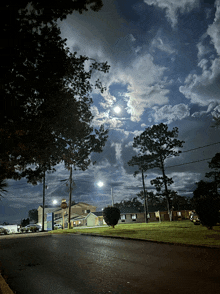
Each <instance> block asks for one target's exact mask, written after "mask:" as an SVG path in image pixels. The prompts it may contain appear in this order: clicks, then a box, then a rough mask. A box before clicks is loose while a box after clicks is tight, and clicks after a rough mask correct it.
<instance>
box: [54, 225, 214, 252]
mask: <svg viewBox="0 0 220 294" xmlns="http://www.w3.org/2000/svg"><path fill="white" fill-rule="evenodd" d="M51 233H52V234H62V233H77V234H96V235H105V236H118V237H126V238H135V239H144V240H149V241H158V242H169V243H179V244H191V245H203V246H217V247H219V246H220V226H215V227H213V230H208V229H207V228H206V227H203V226H202V225H194V224H193V223H192V222H190V221H189V220H185V221H173V222H169V221H167V222H161V223H148V224H145V223H141V224H118V225H116V227H115V228H114V229H113V228H111V227H108V226H106V227H94V228H74V229H70V230H68V229H65V230H62V229H61V230H56V231H52V232H51Z"/></svg>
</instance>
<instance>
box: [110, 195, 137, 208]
mask: <svg viewBox="0 0 220 294" xmlns="http://www.w3.org/2000/svg"><path fill="white" fill-rule="evenodd" d="M114 207H117V208H119V209H120V208H123V207H132V208H140V207H143V204H142V203H141V202H140V201H138V199H137V197H134V198H131V200H127V201H126V200H122V201H121V202H117V203H115V204H114Z"/></svg>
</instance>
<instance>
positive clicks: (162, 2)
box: [144, 0, 199, 27]
mask: <svg viewBox="0 0 220 294" xmlns="http://www.w3.org/2000/svg"><path fill="white" fill-rule="evenodd" d="M144 2H145V3H146V4H148V5H154V6H158V7H159V8H161V9H164V10H165V12H166V17H167V18H168V20H169V21H170V23H171V25H172V27H175V26H176V24H177V22H178V20H177V19H178V13H187V12H190V11H191V10H192V9H194V8H196V7H198V6H199V0H181V1H176V0H144Z"/></svg>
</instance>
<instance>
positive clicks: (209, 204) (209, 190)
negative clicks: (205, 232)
mask: <svg viewBox="0 0 220 294" xmlns="http://www.w3.org/2000/svg"><path fill="white" fill-rule="evenodd" d="M197 185H198V187H197V188H196V190H195V191H194V192H193V194H194V196H193V199H192V204H193V206H194V208H195V211H196V213H197V215H198V217H199V219H200V222H201V224H202V225H203V226H206V227H207V228H208V229H212V227H213V226H215V225H216V224H217V223H218V222H219V221H220V220H219V210H220V198H219V195H218V194H216V189H215V183H213V182H211V183H209V182H204V181H200V182H198V183H197Z"/></svg>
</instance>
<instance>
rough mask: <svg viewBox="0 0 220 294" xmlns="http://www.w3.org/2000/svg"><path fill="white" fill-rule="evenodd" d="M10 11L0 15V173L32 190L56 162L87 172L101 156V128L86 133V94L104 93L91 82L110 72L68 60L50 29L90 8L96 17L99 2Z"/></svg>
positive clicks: (72, 56)
mask: <svg viewBox="0 0 220 294" xmlns="http://www.w3.org/2000/svg"><path fill="white" fill-rule="evenodd" d="M11 3H12V2H11ZM11 3H10V2H9V3H8V1H3V3H2V6H1V9H0V13H1V18H0V19H1V22H2V23H1V24H2V30H3V35H2V39H5V40H6V42H5V44H4V45H3V46H2V47H1V50H0V58H1V64H0V66H1V87H0V91H1V101H0V119H1V124H0V135H1V142H0V165H1V167H2V168H3V170H4V177H5V178H14V179H20V178H21V177H27V179H28V182H31V183H33V184H36V183H37V181H38V180H40V179H42V177H43V176H44V172H45V171H48V170H54V166H55V165H56V164H58V163H59V162H61V161H64V162H65V164H66V165H67V166H69V165H74V166H75V167H78V168H80V169H82V170H85V169H86V168H87V167H88V165H89V164H90V159H89V155H90V154H91V152H101V151H102V147H103V146H104V144H105V141H106V139H107V131H105V130H104V127H103V126H101V128H100V129H99V130H94V129H93V128H92V126H91V122H92V119H93V116H92V113H91V110H90V107H91V104H92V100H91V98H90V93H91V91H92V89H93V87H96V88H99V89H100V91H103V90H104V88H103V87H102V84H101V82H100V81H99V80H97V81H96V82H95V84H94V85H92V84H91V83H90V79H91V76H92V74H93V72H94V71H102V72H107V71H108V69H109V66H108V65H107V63H106V62H105V63H97V62H96V61H95V60H92V59H89V58H88V57H85V56H77V55H76V52H75V53H71V52H70V51H69V49H68V48H66V43H65V40H62V38H61V37H60V29H59V28H58V26H57V23H56V20H57V18H61V19H63V18H65V17H66V15H67V14H68V13H71V12H72V11H74V10H76V11H79V12H80V13H82V11H84V10H87V8H88V7H87V6H88V5H90V6H89V7H90V8H91V9H93V10H95V11H98V10H99V9H100V8H101V6H102V1H100V0H82V1H81V0H80V1H79V0H77V1H68V0H64V1H62V2H61V1H58V0H57V1H46V2H45V1H44V2H43V1H22V0H20V1H16V4H15V5H12V4H11ZM28 3H30V5H29V8H28V9H26V8H25V7H26V5H27V4H28ZM48 12H49V13H48ZM86 62H87V63H89V65H90V68H89V70H85V63H86Z"/></svg>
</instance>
